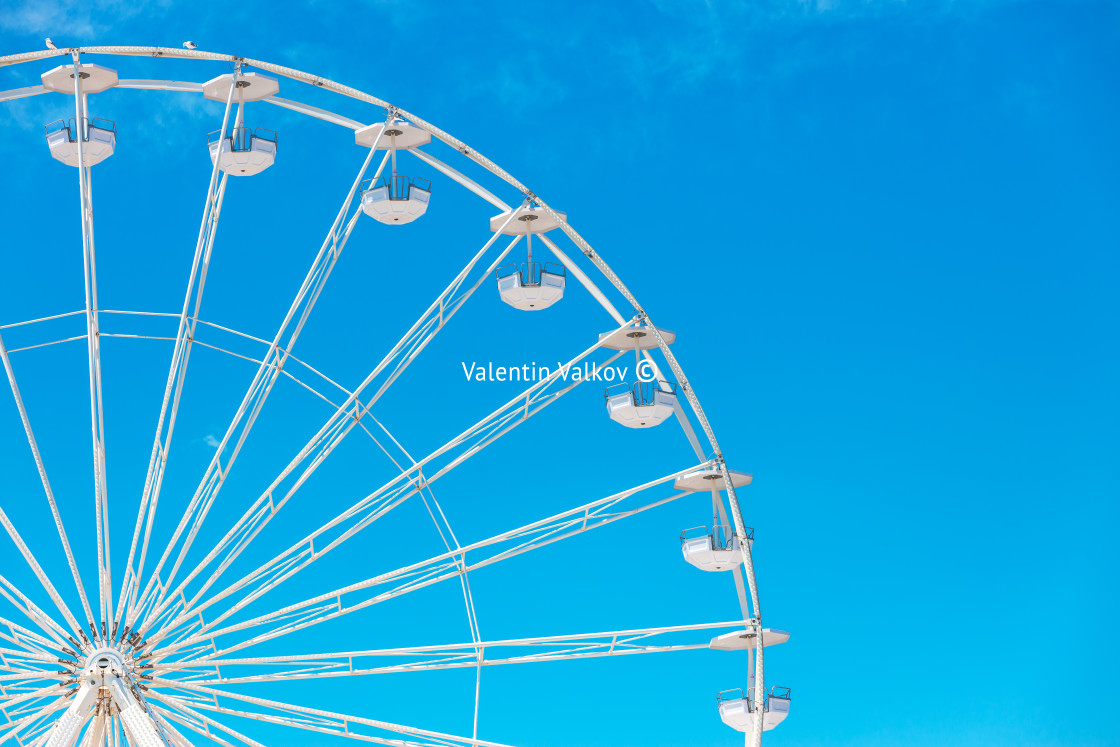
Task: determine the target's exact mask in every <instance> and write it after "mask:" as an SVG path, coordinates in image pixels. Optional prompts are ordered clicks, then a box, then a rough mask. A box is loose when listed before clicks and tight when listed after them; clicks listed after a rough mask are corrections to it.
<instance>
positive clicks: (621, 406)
mask: <svg viewBox="0 0 1120 747" xmlns="http://www.w3.org/2000/svg"><path fill="white" fill-rule="evenodd" d="M603 396H604V398H605V399H606V401H607V414H608V415H610V416H611V420H613V421H615V422H616V423H619V424H621V425H624V426H626V427H627V428H652V427H653V426H655V425H660V424H661V423H663V422H665V421H666V420H667V419H669V418H670V417H671V416H672V414H673V410H674V409H675V408H676V405H677V388H676V385H674V384H670V383H669V382H667V381H640V382H637V383H635V384H625V383H623V384H615V385H614V386H610V387H607V390H606V392H605V393H604V395H603Z"/></svg>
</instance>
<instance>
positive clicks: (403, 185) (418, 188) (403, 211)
mask: <svg viewBox="0 0 1120 747" xmlns="http://www.w3.org/2000/svg"><path fill="white" fill-rule="evenodd" d="M431 198H432V183H431V182H429V181H428V180H427V179H421V178H419V177H414V176H383V177H381V178H380V179H378V180H377V181H376V182H375V181H373V180H372V179H370V180H369V181H367V182H366V183H365V184H363V185H362V212H364V213H365V214H366V215H368V216H369V217H371V218H373V219H375V220H378V221H380V222H382V223H385V224H387V225H390V226H395V225H402V224H404V223H411V222H412V221H414V220H416V219H417V218H419V217H420V216H421V215H423V214H424V213H425V211H427V209H428V201H429V200H430V199H431Z"/></svg>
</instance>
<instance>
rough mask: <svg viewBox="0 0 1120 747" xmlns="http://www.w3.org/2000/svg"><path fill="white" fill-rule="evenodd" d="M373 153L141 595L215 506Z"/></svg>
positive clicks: (342, 231)
mask: <svg viewBox="0 0 1120 747" xmlns="http://www.w3.org/2000/svg"><path fill="white" fill-rule="evenodd" d="M374 153H376V150H375V149H372V148H371V149H370V152H369V155H367V156H366V159H365V161H364V163H363V164H362V167H361V169H360V170H359V171H358V176H357V178H356V179H355V180H354V183H353V185H352V186H351V188H350V191H349V192H348V193H347V195H346V199H345V200H344V201H343V203H342V206H341V208H340V209H339V212H338V216H337V217H336V218H335V221H334V223H333V224H332V226H331V228H330V230H329V231H328V233H327V237H326V239H325V240H324V241H323V245H322V247H321V248H320V250H319V253H318V254H317V255H316V257H315V260H314V262H312V265H311V269H310V270H309V271H308V273H307V276H306V278H305V279H304V281H303V284H302V285H301V287H300V289H299V292H298V293H297V294H296V297H295V299H294V300H293V302H292V304H291V306H290V308H289V309H288V313H287V315H286V316H285V318H284V321H283V323H282V324H281V325H280V329H279V331H278V332H277V333H276V336H275V337H274V338H273V341H272V344H271V346H270V347H269V350H268V353H267V355H266V356H265V360H264V364H263V365H261V366H260V368H258V370H257V374H256V376H255V377H254V378H253V382H252V384H251V385H250V387H249V390H248V391H247V392H246V394H245V396H244V398H243V399H242V401H241V405H240V406H239V407H238V409H237V412H236V414H235V415H234V418H233V421H232V422H231V423H230V425H229V427H228V428H227V430H226V433H225V435H224V436H223V438H222V440H221V442H220V443H219V445H218V448H217V450H216V452H215V454H214V457H213V459H212V460H211V462H210V465H209V467H208V468H207V470H206V473H205V475H204V476H203V478H202V482H201V483H200V484H199V487H198V489H197V490H196V491H195V494H194V496H193V497H192V498H191V501H190V504H189V505H188V507H187V510H186V512H185V513H184V514H183V517H182V519H181V520H180V521H179V524H178V526H177V527H176V529H175V533H174V535H173V536H172V539H171V541H170V542H169V543H168V544H167V548H166V549H165V550H164V553H163V555H162V557H161V558H160V560H159V562H158V563H157V565H156V567H155V568H154V569H153V572H152V576H151V579H150V580H149V582H148V586H147V588H146V589H145V592H144V595H142V596H145V595H147V594H148V593H150V591H151V589H152V586H153V583H154V582H157V581H158V580H159V578H160V572H161V571H162V569H163V566H164V565H165V564H166V562H167V561H168V559H169V558H170V557H171V555H172V553H173V552H174V553H176V559H175V562H174V563H173V565H172V568H171V571H170V572H169V574H168V578H167V580H166V581H163V582H162V586H163V587H164V588H165V589H167V588H170V585H171V584H172V583H173V581H174V578H175V575H176V573H177V572H178V569H179V568H180V566H181V564H182V562H183V559H184V558H185V557H186V555H187V553H188V551H189V549H190V546H191V544H192V542H193V540H194V537H195V535H196V534H197V532H198V530H199V528H200V527H201V525H202V522H203V521H204V520H205V518H206V514H207V513H208V511H209V510H210V507H211V505H213V502H214V500H215V499H216V498H217V496H218V493H219V492H220V490H221V487H222V484H223V483H224V482H225V479H226V476H227V475H228V474H229V471H230V469H232V467H233V464H234V462H235V461H236V459H237V456H238V454H239V452H240V450H241V447H242V446H243V445H244V443H245V439H246V438H247V437H248V435H249V433H250V431H251V430H252V427H253V425H254V424H255V423H256V419H257V416H258V415H259V414H260V411H261V408H262V407H263V406H264V403H265V401H266V400H267V399H268V395H269V394H270V393H271V391H272V385H273V384H274V383H275V382H276V379H277V378H278V376H279V372H280V370H281V369H282V368H283V366H284V364H285V363H286V362H287V359H288V356H289V354H290V351H291V349H292V347H293V346H294V345H295V343H296V340H297V339H298V337H299V334H300V332H301V331H302V330H303V326H304V324H305V323H306V322H307V319H308V317H309V316H310V314H311V310H312V309H313V308H314V306H315V302H316V301H317V300H318V298H319V294H320V293H321V292H322V290H323V287H324V286H325V285H326V282H327V279H328V278H329V277H330V274H331V270H333V269H334V265H335V263H336V262H337V261H338V258H339V257H340V256H341V254H342V250H343V249H344V248H345V246H346V242H347V240H348V239H349V238H350V233H351V232H352V231H353V230H354V226H355V224H356V223H357V220H358V218H359V217H360V216H361V215H362V212H361V210H360V209H354V208H353V204H354V196H355V194H356V193H357V191H358V188H359V186H360V185H361V183H362V179H363V178H364V177H365V173H366V170H367V169H368V168H369V165H370V162H371V161H372V159H373V154H374ZM387 160H388V155H386V157H385V158H384V159H382V161H381V165H380V166H379V167H378V169H377V174H380V173H381V171H382V169H383V168H384V167H385V163H386V161H387ZM375 178H376V176H375ZM351 212H353V215H352V216H350V217H349V218H348V215H349V214H350V213H351ZM231 443H232V444H233V447H232V451H231V453H230V454H229V456H228V458H226V459H225V464H224V465H223V464H222V460H223V457H225V451H226V448H227V447H228V446H229V445H230V444H231ZM184 532H186V536H185V538H184V541H183V544H182V546H181V547H179V540H180V538H182V537H183V533H184ZM163 601H164V599H163V594H160V595H159V602H160V603H162V602H163ZM133 622H134V620H133V621H130V627H131V625H132V623H133Z"/></svg>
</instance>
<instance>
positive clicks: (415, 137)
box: [354, 119, 432, 226]
mask: <svg viewBox="0 0 1120 747" xmlns="http://www.w3.org/2000/svg"><path fill="white" fill-rule="evenodd" d="M431 139H432V136H431V135H430V134H429V133H428V132H426V131H425V130H421V129H420V128H419V127H413V126H412V125H410V124H409V123H408V122H405V121H404V120H400V119H398V120H395V121H392V122H388V123H386V124H384V125H370V126H369V127H363V128H362V129H360V130H358V131H357V132H356V133H354V140H355V141H356V142H357V143H358V145H363V146H365V147H367V148H376V149H377V150H387V151H389V154H390V157H391V158H392V162H393V173H392V176H382V177H380V178H379V179H377V180H376V181H374V180H372V179H370V180H369V181H367V182H365V183H364V184H363V185H362V212H364V213H365V214H366V215H368V216H369V217H371V218H373V219H374V220H376V221H380V222H381V223H384V224H386V225H389V226H403V225H404V224H405V223H411V222H412V221H414V220H416V219H417V218H419V217H420V216H421V215H423V214H424V213H425V212H427V210H428V202H429V201H431V199H432V183H431V182H430V181H428V180H427V179H421V178H419V177H415V176H401V175H400V174H398V173H397V150H398V149H400V148H406V149H407V148H416V147H419V146H421V145H425V144H427V143H428V142H430V141H431Z"/></svg>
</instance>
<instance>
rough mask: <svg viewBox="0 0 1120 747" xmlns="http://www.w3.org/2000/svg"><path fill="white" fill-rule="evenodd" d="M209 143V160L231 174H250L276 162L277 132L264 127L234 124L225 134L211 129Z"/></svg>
mask: <svg viewBox="0 0 1120 747" xmlns="http://www.w3.org/2000/svg"><path fill="white" fill-rule="evenodd" d="M209 144H210V162H211V163H213V162H215V161H216V162H217V164H218V168H219V169H221V170H222V171H224V172H226V173H227V174H229V175H230V176H253V175H254V174H259V173H261V172H262V171H264V170H265V169H267V168H268V167H269V166H271V165H272V164H273V163H275V162H276V133H275V132H273V131H272V130H266V129H264V128H263V127H258V128H256V129H252V128H250V127H245V126H243V125H242V126H238V127H234V128H233V132H231V133H230V134H229V135H227V136H226V137H222V132H221V130H218V131H216V132H211V133H210V137H209Z"/></svg>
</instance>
